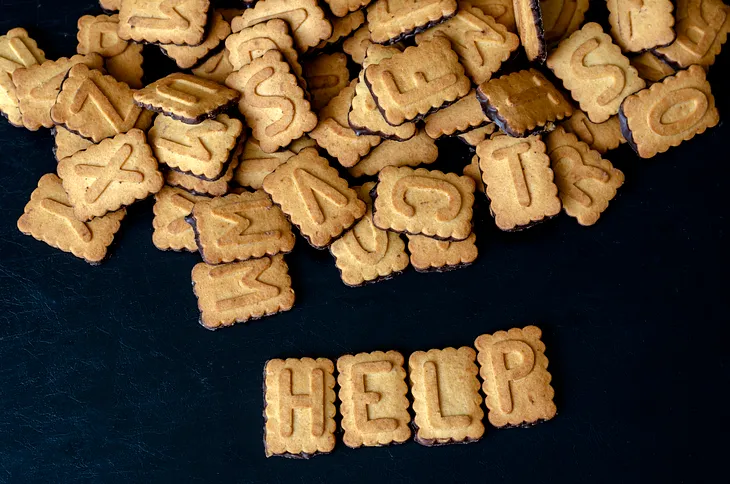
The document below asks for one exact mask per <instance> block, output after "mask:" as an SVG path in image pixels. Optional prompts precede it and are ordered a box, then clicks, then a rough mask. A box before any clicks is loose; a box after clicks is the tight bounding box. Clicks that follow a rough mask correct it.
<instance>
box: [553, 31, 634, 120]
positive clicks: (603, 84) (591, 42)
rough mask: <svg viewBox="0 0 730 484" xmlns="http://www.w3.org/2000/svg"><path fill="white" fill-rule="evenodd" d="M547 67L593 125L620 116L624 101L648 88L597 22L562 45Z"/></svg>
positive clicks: (575, 33) (556, 50)
mask: <svg viewBox="0 0 730 484" xmlns="http://www.w3.org/2000/svg"><path fill="white" fill-rule="evenodd" d="M547 66H548V67H549V68H550V70H552V71H553V74H555V75H556V76H557V77H558V78H559V79H560V80H562V81H563V85H564V86H565V87H566V89H568V90H570V93H571V94H572V95H573V99H575V100H576V101H578V103H579V104H580V108H581V109H582V110H583V111H584V112H585V113H586V114H587V115H588V117H589V118H590V119H591V121H593V122H594V123H602V122H604V121H606V120H607V119H608V118H610V117H611V116H613V115H614V114H616V113H618V108H619V106H620V105H621V101H623V100H624V99H625V98H626V96H628V95H629V94H632V93H635V92H636V91H638V90H640V89H643V88H644V86H645V85H646V83H645V82H644V80H643V79H642V78H640V77H639V73H638V72H636V69H634V68H633V67H632V66H631V64H630V63H629V59H627V58H626V57H625V56H624V55H623V54H622V53H621V49H619V47H618V46H617V45H615V44H614V43H613V42H612V41H611V36H609V35H608V34H605V33H604V32H603V29H602V28H601V26H600V25H598V24H597V23H594V22H590V23H587V24H585V25H584V26H583V28H582V29H580V30H578V31H576V32H574V33H573V35H571V36H570V37H569V38H567V39H566V40H564V41H563V42H561V43H560V45H559V46H558V48H557V49H555V50H553V51H552V52H551V53H550V57H549V58H548V60H547Z"/></svg>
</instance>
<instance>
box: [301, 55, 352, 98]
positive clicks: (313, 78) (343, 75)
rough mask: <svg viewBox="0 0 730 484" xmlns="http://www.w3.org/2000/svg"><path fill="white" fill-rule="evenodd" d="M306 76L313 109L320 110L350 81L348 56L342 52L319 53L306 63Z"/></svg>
mask: <svg viewBox="0 0 730 484" xmlns="http://www.w3.org/2000/svg"><path fill="white" fill-rule="evenodd" d="M304 78H305V79H306V81H307V84H306V85H307V89H308V90H309V94H310V96H311V97H312V109H314V110H315V111H319V110H320V109H322V108H323V107H324V106H325V105H327V103H328V102H330V100H332V98H334V97H335V96H337V94H338V93H340V92H341V91H342V90H343V89H345V88H346V87H347V85H348V84H349V83H350V71H349V70H347V56H346V55H345V54H343V53H342V52H335V53H334V54H320V55H318V56H317V57H315V58H313V59H311V60H310V61H308V62H306V63H305V64H304Z"/></svg>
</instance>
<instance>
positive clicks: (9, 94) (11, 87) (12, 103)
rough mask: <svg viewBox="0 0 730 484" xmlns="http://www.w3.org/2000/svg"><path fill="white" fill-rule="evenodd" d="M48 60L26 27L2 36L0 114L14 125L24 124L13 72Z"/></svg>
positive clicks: (0, 49)
mask: <svg viewBox="0 0 730 484" xmlns="http://www.w3.org/2000/svg"><path fill="white" fill-rule="evenodd" d="M45 60H46V56H45V54H44V53H43V51H42V50H41V49H39V48H38V44H36V41H35V40H33V39H31V38H30V36H29V35H28V32H27V31H26V30H25V29H12V30H9V31H8V33H7V34H5V35H2V36H0V114H2V115H3V116H5V117H6V118H8V121H10V124H12V125H13V126H18V127H20V126H22V125H23V119H22V117H21V115H20V109H19V108H18V97H17V95H16V94H15V84H13V81H12V78H11V76H10V75H11V74H12V73H13V71H14V70H16V69H19V68H21V67H30V66H33V65H36V64H40V63H41V62H44V61H45Z"/></svg>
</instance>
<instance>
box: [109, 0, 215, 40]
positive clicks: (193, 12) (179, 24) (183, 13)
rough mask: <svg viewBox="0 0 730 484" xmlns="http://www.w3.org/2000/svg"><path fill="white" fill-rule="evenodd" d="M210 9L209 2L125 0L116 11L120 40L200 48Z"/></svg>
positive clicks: (196, 0)
mask: <svg viewBox="0 0 730 484" xmlns="http://www.w3.org/2000/svg"><path fill="white" fill-rule="evenodd" d="M209 7H210V1H209V0H161V1H156V2H149V1H146V0H124V1H123V2H122V3H121V5H120V8H119V37H121V38H122V39H124V40H134V41H135V42H149V43H152V44H178V45H199V44H200V43H201V42H202V41H203V36H204V34H205V25H206V23H207V21H208V8H209Z"/></svg>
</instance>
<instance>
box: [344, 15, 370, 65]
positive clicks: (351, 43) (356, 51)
mask: <svg viewBox="0 0 730 484" xmlns="http://www.w3.org/2000/svg"><path fill="white" fill-rule="evenodd" d="M371 45H373V43H372V42H371V41H370V30H369V29H368V26H367V25H364V26H362V27H360V28H359V29H357V30H356V31H355V33H354V34H352V35H351V36H350V37H348V38H347V39H345V41H344V42H343V43H342V50H344V51H345V53H346V54H347V55H349V56H350V57H351V58H352V60H353V61H355V63H357V64H362V63H363V61H364V60H365V54H366V53H367V51H368V47H370V46H371Z"/></svg>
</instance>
